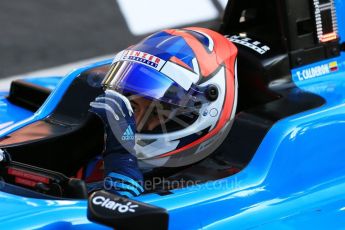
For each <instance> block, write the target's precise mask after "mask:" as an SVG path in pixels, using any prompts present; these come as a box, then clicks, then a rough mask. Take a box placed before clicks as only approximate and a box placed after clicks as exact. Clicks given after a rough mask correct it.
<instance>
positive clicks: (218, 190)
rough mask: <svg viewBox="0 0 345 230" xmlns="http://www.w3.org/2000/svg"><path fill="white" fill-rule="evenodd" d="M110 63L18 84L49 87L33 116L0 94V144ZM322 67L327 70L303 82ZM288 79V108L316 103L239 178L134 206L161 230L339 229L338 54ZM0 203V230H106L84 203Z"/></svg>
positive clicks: (344, 16) (276, 133)
mask: <svg viewBox="0 0 345 230" xmlns="http://www.w3.org/2000/svg"><path fill="white" fill-rule="evenodd" d="M335 4H336V9H337V14H338V25H339V29H340V30H339V35H340V37H341V38H345V5H344V3H343V2H342V1H340V0H337V1H335ZM110 63H111V60H105V61H103V62H99V63H95V64H92V65H90V66H87V67H83V68H80V69H78V70H76V71H74V72H72V73H70V74H69V75H67V76H65V77H53V78H48V77H47V78H33V79H26V81H29V82H30V83H32V84H36V85H40V86H43V87H47V88H51V89H53V88H54V90H53V91H52V93H51V94H50V95H49V97H48V99H47V100H46V101H45V103H44V104H43V105H42V106H41V107H40V109H39V110H37V111H36V112H35V113H33V112H31V111H29V110H26V109H24V108H22V107H20V106H17V105H14V104H12V103H11V102H9V101H8V99H7V98H6V96H7V94H8V93H7V92H1V93H0V114H1V116H0V138H1V137H5V136H7V135H10V134H11V133H12V132H14V131H16V130H18V129H20V128H22V127H24V126H26V125H28V124H30V123H33V122H34V121H38V120H41V119H43V118H45V117H47V116H49V115H50V114H51V113H52V111H53V110H54V108H55V107H56V106H57V103H58V102H59V101H60V100H61V98H62V96H63V95H64V93H65V92H66V90H67V89H68V87H69V86H70V84H71V83H72V81H73V80H74V79H75V78H76V77H78V76H79V75H80V74H81V73H82V72H84V71H87V70H89V69H93V68H95V67H99V66H104V65H107V64H110ZM324 66H328V67H329V71H326V72H323V73H322V74H317V75H315V74H314V75H306V74H304V75H303V73H305V72H306V71H312V70H313V69H315V68H322V67H324ZM331 67H336V68H331ZM306 76H309V77H306ZM239 77H240V76H239ZM291 78H292V80H293V83H294V85H295V87H293V89H292V90H291V91H290V94H289V97H290V99H291V100H292V101H294V100H295V101H298V100H299V98H300V95H301V93H302V92H310V93H313V94H314V95H318V96H319V97H321V98H323V100H324V103H323V104H322V105H321V106H319V107H316V108H312V109H309V110H306V111H303V112H300V113H296V114H293V115H291V116H287V117H285V118H283V119H280V120H278V121H277V122H275V123H274V124H273V125H272V127H270V129H269V130H268V132H267V133H266V134H265V136H264V138H263V139H262V141H261V143H260V145H259V146H258V148H257V149H256V151H255V154H254V155H253V157H252V159H251V160H250V162H249V163H248V164H247V165H246V167H245V168H243V169H242V170H241V171H240V172H238V173H236V174H234V175H231V176H228V177H225V178H221V179H218V180H216V181H209V182H206V183H202V184H199V185H195V186H190V187H186V188H180V189H174V190H171V191H170V193H169V194H166V195H164V196H162V195H159V194H156V193H151V194H144V195H142V196H139V197H136V198H134V200H137V201H140V202H143V203H147V204H151V205H154V206H157V207H160V208H164V209H165V210H166V211H167V213H168V215H169V229H231V228H236V229H296V228H300V229H309V228H313V229H315V228H316V229H326V228H330V229H338V228H339V229H340V228H344V226H345V167H344V163H345V142H344V136H345V53H344V52H341V53H340V55H339V56H337V57H334V58H330V59H325V60H322V61H317V62H314V63H310V64H307V65H303V66H301V67H297V68H293V69H291ZM1 186H3V183H2V184H1ZM0 197H1V199H0V204H1V208H0V216H1V217H0V228H1V229H11V228H27V229H36V228H43V229H61V228H63V229H72V228H73V229H105V228H108V227H105V226H103V225H100V224H96V223H93V222H90V221H89V220H88V219H87V216H86V212H87V201H86V200H68V199H62V200H61V199H38V198H27V197H23V196H18V195H13V194H11V193H8V192H0Z"/></svg>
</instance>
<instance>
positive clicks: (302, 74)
mask: <svg viewBox="0 0 345 230" xmlns="http://www.w3.org/2000/svg"><path fill="white" fill-rule="evenodd" d="M337 70H338V63H337V62H336V61H333V62H330V63H327V64H323V65H319V66H315V67H312V68H307V69H304V70H301V71H297V72H296V74H297V78H298V80H299V81H304V80H308V79H312V78H316V77H321V76H324V75H326V74H329V73H332V72H335V71H337Z"/></svg>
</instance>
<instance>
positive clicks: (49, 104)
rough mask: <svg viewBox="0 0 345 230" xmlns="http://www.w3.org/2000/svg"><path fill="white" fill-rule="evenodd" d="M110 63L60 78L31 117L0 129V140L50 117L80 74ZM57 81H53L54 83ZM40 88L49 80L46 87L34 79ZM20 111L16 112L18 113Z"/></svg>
mask: <svg viewBox="0 0 345 230" xmlns="http://www.w3.org/2000/svg"><path fill="white" fill-rule="evenodd" d="M111 62H112V59H109V60H105V61H101V62H97V63H94V64H92V65H89V66H86V67H83V68H79V69H77V70H75V71H73V72H72V73H70V74H69V75H67V76H66V77H64V78H62V79H61V80H60V79H59V80H58V84H57V85H56V88H55V89H54V90H53V91H52V92H51V94H50V95H49V97H48V98H47V100H46V101H45V102H44V104H43V105H42V106H41V108H40V109H39V110H38V111H36V112H35V113H34V114H33V115H31V116H28V117H26V118H25V119H23V120H20V121H18V122H17V123H14V124H13V125H10V126H8V127H6V128H4V129H0V138H1V137H5V136H6V135H8V134H10V133H12V132H14V131H16V130H18V129H20V128H22V127H24V126H26V125H28V124H31V123H33V122H35V121H38V120H41V119H43V118H45V117H47V116H48V115H50V114H51V113H52V112H53V110H54V109H55V107H56V106H57V104H58V103H59V101H60V99H61V98H62V96H63V95H64V93H65V92H66V90H67V89H68V87H69V85H70V84H71V83H72V81H73V80H74V79H75V78H76V77H78V76H79V75H80V74H81V73H82V72H84V71H85V70H88V69H91V68H95V67H98V66H103V65H106V64H110V63H111ZM56 81H57V80H56V79H55V82H56ZM38 82H39V84H40V85H41V86H49V84H52V82H51V81H50V80H46V82H48V83H47V84H48V85H46V84H45V83H46V82H44V80H42V79H41V80H39V79H35V80H33V83H38ZM19 112H20V111H18V113H19ZM3 122H4V120H2V118H1V117H0V124H1V123H3Z"/></svg>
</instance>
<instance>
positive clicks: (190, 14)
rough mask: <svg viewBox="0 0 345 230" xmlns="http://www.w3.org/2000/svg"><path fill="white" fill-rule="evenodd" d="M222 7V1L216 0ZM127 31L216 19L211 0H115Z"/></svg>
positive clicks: (144, 30)
mask: <svg viewBox="0 0 345 230" xmlns="http://www.w3.org/2000/svg"><path fill="white" fill-rule="evenodd" d="M218 1H219V3H220V4H221V5H222V6H223V7H225V4H226V2H227V1H226V0H218ZM117 2H118V4H119V6H120V9H121V11H122V14H123V16H124V17H125V19H126V22H127V25H128V27H129V29H130V31H131V32H132V33H133V34H134V35H143V34H148V33H151V32H155V31H158V30H161V29H165V28H173V27H180V26H184V25H191V24H194V23H199V22H206V21H210V20H213V19H216V18H218V17H219V16H220V15H219V12H218V10H217V9H216V7H215V5H214V4H213V3H212V1H211V0H187V1H186V0H174V1H171V0H145V1H137V0H117Z"/></svg>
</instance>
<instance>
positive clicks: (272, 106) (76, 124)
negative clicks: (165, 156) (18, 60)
mask: <svg viewBox="0 0 345 230" xmlns="http://www.w3.org/2000/svg"><path fill="white" fill-rule="evenodd" d="M324 1H325V0H324ZM314 2H315V1H314ZM328 2H332V1H330V0H329V1H328ZM316 7H318V5H314V4H313V2H312V1H309V0H304V1H301V0H293V1H288V0H264V1H252V0H233V1H229V3H228V5H227V7H226V10H225V14H224V19H223V22H222V24H221V28H220V32H221V33H222V34H223V35H224V36H227V37H228V38H229V39H230V40H231V41H232V42H233V43H235V44H236V45H237V47H238V50H239V52H238V81H239V96H238V98H239V101H238V110H237V116H236V118H235V121H234V124H233V127H232V129H231V131H230V133H229V135H228V137H227V138H226V140H225V141H224V143H223V144H222V145H221V146H220V147H219V148H218V149H217V150H216V151H215V152H214V153H213V154H211V155H210V156H209V157H208V158H207V159H205V160H202V161H201V162H196V163H195V164H193V165H190V166H185V167H181V168H174V169H157V170H156V171H153V172H150V173H149V174H147V175H146V177H150V176H152V175H160V176H163V177H166V178H168V179H169V178H170V179H176V178H183V177H185V178H193V179H195V180H203V181H208V180H216V179H219V178H222V177H226V176H229V175H232V174H234V173H236V172H238V171H240V170H241V169H242V168H244V167H245V166H246V165H247V164H248V162H249V161H250V160H251V159H252V157H253V155H254V154H255V151H256V150H257V148H258V146H259V145H260V143H261V141H262V139H263V138H264V136H265V134H266V133H267V131H268V130H269V129H270V128H271V127H272V125H273V124H274V123H275V122H276V121H278V120H280V119H282V118H284V117H287V116H290V115H292V114H296V113H299V112H302V111H306V110H308V109H312V108H315V107H318V106H321V105H322V104H323V103H324V100H323V99H322V98H320V97H319V96H316V95H314V94H311V93H307V92H303V91H301V90H299V89H298V88H297V87H296V86H295V84H294V83H293V81H292V78H291V69H292V68H295V67H299V66H302V65H305V64H308V63H311V62H314V61H317V60H322V59H325V58H330V57H335V56H338V55H339V52H340V51H339V49H340V46H339V39H338V37H336V36H335V37H334V36H332V35H333V34H336V26H335V25H334V24H332V22H333V21H334V20H333V19H332V17H333V14H332V10H333V9H332V7H331V8H329V9H323V11H322V12H321V16H319V15H315V14H314V13H315V12H316V11H315V8H316ZM319 18H321V22H319V21H318V20H319ZM330 22H331V23H330ZM318 23H319V24H320V23H321V25H323V30H321V31H320V30H317V29H316V28H317V25H318ZM108 68H109V65H105V66H101V67H96V68H94V69H90V70H87V71H85V72H83V73H82V74H80V75H79V76H78V77H77V78H75V79H74V81H73V82H72V84H71V85H70V86H69V88H68V90H67V91H66V92H65V94H64V96H63V97H62V99H61V101H60V102H59V104H58V106H57V107H56V108H55V110H54V112H53V113H52V114H51V115H50V116H48V117H47V118H45V119H43V120H40V121H37V122H35V123H32V124H30V125H28V126H26V127H24V128H22V129H20V130H17V131H15V132H13V133H12V134H10V135H9V136H8V137H6V138H5V139H3V140H1V142H0V148H1V149H3V150H5V151H6V152H7V153H8V154H9V155H10V157H11V159H12V161H15V162H20V164H19V165H15V166H13V167H14V168H15V167H17V168H18V167H23V170H24V171H25V170H30V168H27V167H24V165H31V166H35V167H37V168H43V169H46V170H50V171H55V172H58V173H61V174H63V175H65V176H66V177H67V178H70V177H75V176H76V174H77V173H78V171H79V170H80V168H82V167H84V166H85V165H86V164H87V163H88V162H89V161H90V160H91V159H93V158H94V157H96V156H97V154H99V153H101V152H102V148H103V130H102V128H101V127H102V126H101V125H100V120H98V119H97V118H96V117H95V116H92V115H91V114H89V113H88V108H89V103H90V102H91V101H92V100H93V99H94V98H95V97H96V96H98V95H99V94H101V92H102V90H101V86H100V82H101V81H102V79H103V77H104V76H105V73H106V72H107V70H108ZM12 87H13V89H14V88H16V87H17V88H16V90H12V91H11V94H10V95H9V99H10V100H11V101H12V102H13V103H19V104H21V105H22V106H25V100H21V98H23V97H25V94H24V95H23V94H22V92H26V91H25V89H23V88H25V87H30V86H27V85H21V84H19V83H18V82H17V83H14V84H13V85H12ZM72 100H73V101H74V103H73V104H72V103H71V101H72ZM43 101H44V100H43ZM23 103H24V104H23ZM8 167H12V166H8ZM13 167H12V168H11V170H12V172H13ZM37 168H35V169H34V171H35V172H36V173H37V172H38V171H39V173H38V174H39V175H41V174H42V173H43V174H44V171H40V170H38V169H37ZM11 170H10V171H11ZM50 171H49V172H50ZM8 172H9V170H8V168H7V171H6V172H2V174H5V173H8ZM17 173H18V172H17ZM50 173H51V172H50ZM14 176H15V174H14V175H13V173H12V177H8V178H9V180H12V182H15V179H13V178H14ZM5 178H7V177H6V176H5ZM80 179H85V178H83V177H80ZM17 184H18V183H17ZM19 184H20V183H19ZM22 185H23V183H22ZM26 187H28V186H26ZM29 187H30V186H29ZM34 189H36V190H38V191H40V192H41V193H47V194H49V191H48V190H49V189H48V190H47V188H41V187H40V188H34ZM45 189H46V190H45ZM150 192H152V191H150ZM52 195H58V193H56V192H55V193H53V194H52ZM60 196H63V194H60Z"/></svg>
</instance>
